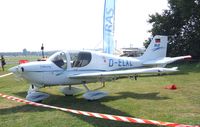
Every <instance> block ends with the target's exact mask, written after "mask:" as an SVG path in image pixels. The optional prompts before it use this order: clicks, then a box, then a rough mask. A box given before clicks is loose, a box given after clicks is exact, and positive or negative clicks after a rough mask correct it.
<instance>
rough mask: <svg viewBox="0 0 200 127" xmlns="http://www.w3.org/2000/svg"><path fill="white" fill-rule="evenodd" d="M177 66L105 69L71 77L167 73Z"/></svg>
mask: <svg viewBox="0 0 200 127" xmlns="http://www.w3.org/2000/svg"><path fill="white" fill-rule="evenodd" d="M176 71H178V70H177V67H172V68H161V67H156V68H142V69H131V70H117V71H105V72H90V73H82V74H74V75H70V76H69V78H75V79H78V78H95V77H114V76H117V77H120V76H129V75H135V74H151V73H167V72H176Z"/></svg>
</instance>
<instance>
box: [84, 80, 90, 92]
mask: <svg viewBox="0 0 200 127" xmlns="http://www.w3.org/2000/svg"><path fill="white" fill-rule="evenodd" d="M83 86H84V87H85V89H86V91H87V92H89V91H90V89H89V88H88V87H87V85H86V82H83Z"/></svg>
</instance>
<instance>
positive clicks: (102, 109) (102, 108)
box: [0, 92, 169, 127]
mask: <svg viewBox="0 0 200 127" xmlns="http://www.w3.org/2000/svg"><path fill="white" fill-rule="evenodd" d="M158 94H159V93H145V94H144V93H142V94H140V93H134V92H120V93H117V96H108V97H105V98H103V99H100V100H96V101H87V100H85V99H83V98H80V97H79V96H80V95H77V96H68V97H65V96H61V95H50V97H49V98H48V99H47V100H45V101H44V102H43V103H45V104H48V105H53V106H58V107H63V108H70V109H75V110H83V111H89V112H97V113H104V114H113V115H121V116H127V117H134V116H131V115H130V114H128V113H126V112H123V111H120V110H118V109H114V108H112V107H109V106H106V105H105V104H103V102H108V101H114V100H117V99H124V98H134V99H150V100H165V99H169V98H167V97H159V96H158ZM15 95H17V96H20V97H23V98H24V97H25V96H26V92H20V93H15ZM44 111H54V109H48V108H41V107H33V106H30V105H23V106H17V107H12V108H6V109H0V112H1V115H3V114H11V113H17V112H44ZM70 114H72V113H70ZM72 115H73V116H75V117H77V118H78V119H80V120H83V121H85V122H87V123H89V124H90V125H92V126H96V127H103V126H112V127H119V126H120V127H121V126H123V127H130V126H138V127H143V126H145V127H146V126H151V127H156V126H155V125H144V124H133V123H126V122H118V121H112V120H104V119H99V118H93V117H88V116H82V115H77V114H72Z"/></svg>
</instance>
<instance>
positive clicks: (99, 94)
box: [83, 82, 108, 101]
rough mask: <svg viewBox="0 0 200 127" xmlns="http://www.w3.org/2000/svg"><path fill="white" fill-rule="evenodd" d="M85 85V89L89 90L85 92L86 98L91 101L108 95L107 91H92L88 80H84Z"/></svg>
mask: <svg viewBox="0 0 200 127" xmlns="http://www.w3.org/2000/svg"><path fill="white" fill-rule="evenodd" d="M83 86H84V87H85V89H86V91H87V92H86V93H85V94H83V97H84V98H85V99H86V100H89V101H93V100H98V99H101V98H103V97H105V96H107V95H108V93H107V92H103V91H91V90H90V89H89V88H88V87H87V85H86V82H83Z"/></svg>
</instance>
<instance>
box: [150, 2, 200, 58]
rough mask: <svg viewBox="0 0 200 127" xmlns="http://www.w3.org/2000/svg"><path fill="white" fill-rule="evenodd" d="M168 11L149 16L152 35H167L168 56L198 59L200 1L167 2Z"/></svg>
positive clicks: (199, 47) (199, 45) (199, 54)
mask: <svg viewBox="0 0 200 127" xmlns="http://www.w3.org/2000/svg"><path fill="white" fill-rule="evenodd" d="M168 4H169V9H168V10H164V11H163V13H162V14H158V13H156V14H153V15H150V19H149V21H148V22H149V23H152V25H153V28H152V29H151V30H150V32H152V35H153V36H154V35H168V36H169V45H168V56H177V55H187V54H191V55H192V56H193V58H200V0H168Z"/></svg>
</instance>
